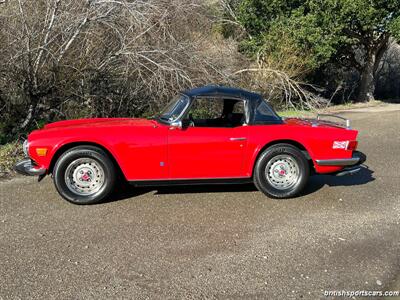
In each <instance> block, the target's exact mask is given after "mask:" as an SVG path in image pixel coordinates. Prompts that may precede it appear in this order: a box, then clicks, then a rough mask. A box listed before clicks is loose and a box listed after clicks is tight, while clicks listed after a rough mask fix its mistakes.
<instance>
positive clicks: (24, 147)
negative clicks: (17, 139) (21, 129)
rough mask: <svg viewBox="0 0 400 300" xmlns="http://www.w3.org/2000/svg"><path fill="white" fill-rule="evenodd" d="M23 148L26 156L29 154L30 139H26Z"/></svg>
mask: <svg viewBox="0 0 400 300" xmlns="http://www.w3.org/2000/svg"><path fill="white" fill-rule="evenodd" d="M22 149H23V150H24V154H25V156H26V157H28V156H29V143H28V140H25V141H24V144H23V145H22Z"/></svg>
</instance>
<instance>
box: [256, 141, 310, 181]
mask: <svg viewBox="0 0 400 300" xmlns="http://www.w3.org/2000/svg"><path fill="white" fill-rule="evenodd" d="M277 144H289V145H292V146H295V147H296V148H298V149H300V151H301V152H302V153H303V154H304V155H305V157H306V159H307V161H308V162H309V166H310V171H313V170H314V162H313V159H312V156H311V154H310V151H309V150H308V149H307V148H306V147H305V146H304V144H303V143H300V142H298V141H296V140H293V139H281V140H274V141H271V142H269V143H267V144H265V145H264V146H263V147H261V148H260V149H259V150H258V151H257V153H256V155H255V159H254V160H253V162H252V166H251V168H252V169H251V174H254V168H255V165H256V163H257V160H258V158H259V157H260V155H261V154H262V153H263V152H264V151H265V150H266V149H268V148H269V147H271V146H274V145H277Z"/></svg>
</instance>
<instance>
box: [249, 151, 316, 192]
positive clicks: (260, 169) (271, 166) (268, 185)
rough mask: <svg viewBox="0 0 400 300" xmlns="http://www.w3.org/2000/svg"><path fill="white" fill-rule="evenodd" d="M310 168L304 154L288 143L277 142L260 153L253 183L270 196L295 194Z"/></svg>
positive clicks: (304, 182) (303, 183) (300, 187)
mask: <svg viewBox="0 0 400 300" xmlns="http://www.w3.org/2000/svg"><path fill="white" fill-rule="evenodd" d="M309 176H310V168H309V165H308V162H307V159H306V158H305V156H304V154H303V153H302V152H301V151H300V150H299V149H298V148H297V147H295V146H292V145H290V144H277V145H274V146H271V147H269V148H267V149H266V150H265V151H264V152H263V153H261V155H260V157H259V158H258V160H257V162H256V165H255V168H254V184H255V185H256V187H257V188H258V190H260V191H261V192H263V193H264V194H265V195H267V196H269V197H272V198H278V199H281V198H290V197H294V196H296V195H297V194H298V193H299V192H300V191H301V190H302V189H303V188H304V186H305V185H306V183H307V181H308V178H309Z"/></svg>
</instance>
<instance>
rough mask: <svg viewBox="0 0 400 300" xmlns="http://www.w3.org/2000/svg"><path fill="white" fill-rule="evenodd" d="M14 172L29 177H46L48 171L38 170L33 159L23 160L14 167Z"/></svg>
mask: <svg viewBox="0 0 400 300" xmlns="http://www.w3.org/2000/svg"><path fill="white" fill-rule="evenodd" d="M14 170H15V171H17V172H18V173H20V174H22V175H28V176H43V175H46V169H44V168H38V167H37V166H35V165H34V163H33V162H32V160H31V159H29V158H26V159H24V160H21V161H20V162H18V163H17V164H16V165H15V166H14Z"/></svg>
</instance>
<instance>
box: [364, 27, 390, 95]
mask: <svg viewBox="0 0 400 300" xmlns="http://www.w3.org/2000/svg"><path fill="white" fill-rule="evenodd" d="M389 38H390V37H389V35H384V36H383V37H382V39H381V40H380V41H379V42H378V43H377V44H376V46H375V47H371V48H369V49H367V55H366V59H365V65H364V67H363V68H362V69H361V74H360V76H361V78H360V87H359V90H358V97H357V100H358V101H359V102H367V101H371V100H374V99H375V97H374V92H375V84H376V80H375V75H377V70H378V67H379V64H380V62H381V60H382V57H383V55H384V53H385V52H386V51H387V49H388V47H389Z"/></svg>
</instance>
